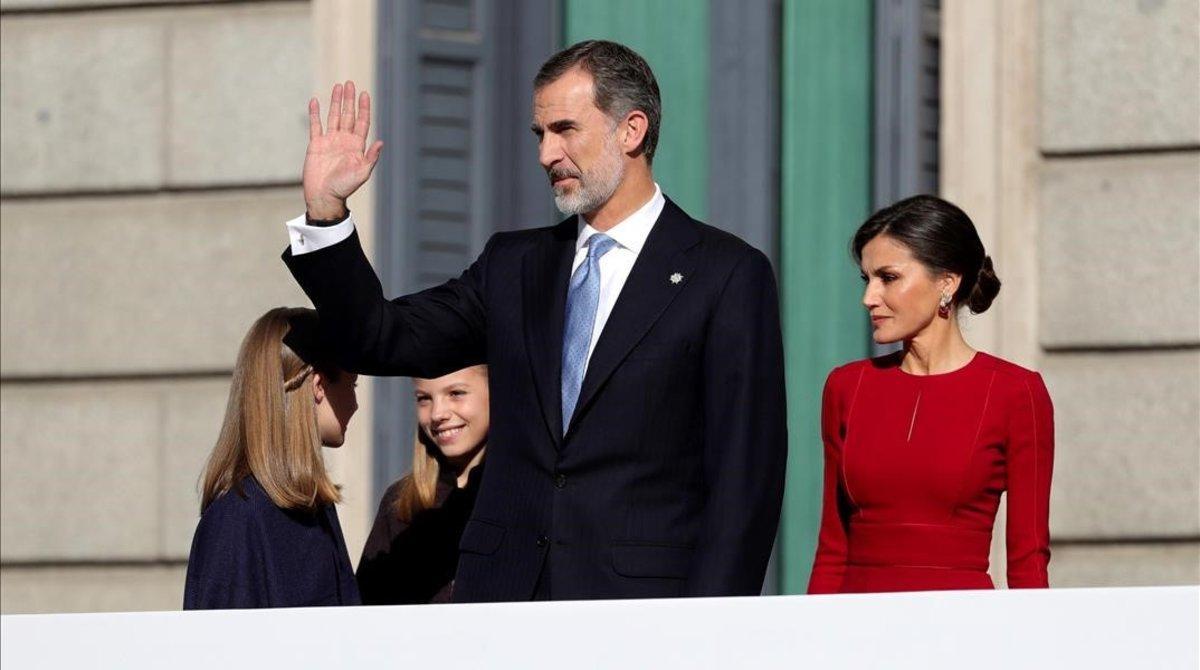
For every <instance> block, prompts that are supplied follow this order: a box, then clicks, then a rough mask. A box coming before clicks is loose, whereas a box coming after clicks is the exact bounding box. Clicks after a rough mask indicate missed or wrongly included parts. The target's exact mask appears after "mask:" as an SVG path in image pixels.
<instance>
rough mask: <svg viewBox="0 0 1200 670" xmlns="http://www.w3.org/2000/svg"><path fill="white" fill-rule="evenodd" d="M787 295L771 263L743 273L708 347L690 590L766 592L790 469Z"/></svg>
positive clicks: (714, 323)
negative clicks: (703, 486) (701, 491)
mask: <svg viewBox="0 0 1200 670" xmlns="http://www.w3.org/2000/svg"><path fill="white" fill-rule="evenodd" d="M784 394H785V391H784V378H783V340H782V335H781V334H780V328H779V299H778V295H777V292H776V289H775V277H774V275H773V274H772V272H771V265H770V263H769V262H768V261H767V258H766V257H765V256H763V255H762V253H760V252H758V251H754V250H751V251H748V252H747V253H746V254H745V255H744V256H743V257H742V259H741V260H740V261H739V262H738V264H737V265H736V266H735V267H734V269H733V271H732V273H731V276H730V278H729V280H728V281H727V283H726V285H725V287H724V289H723V291H722V294H721V296H720V298H719V299H718V303H717V307H716V309H715V311H714V313H713V316H712V319H711V321H710V323H709V328H708V333H707V339H706V342H705V344H704V426H705V427H704V476H705V479H706V483H707V488H708V497H707V500H706V501H705V508H704V512H703V520H702V526H701V532H700V536H699V540H698V542H697V544H696V547H695V549H694V551H695V554H694V555H693V561H692V568H691V572H690V574H689V575H688V582H687V586H686V593H687V594H688V595H693V596H730V595H758V594H759V593H760V592H761V590H762V583H763V576H764V575H765V573H766V568H767V561H768V560H769V559H770V556H771V549H772V547H773V546H774V542H775V533H776V530H777V529H778V525H779V511H780V507H781V506H782V504H783V482H784V468H785V467H786V464H787V400H786V397H785V395H784Z"/></svg>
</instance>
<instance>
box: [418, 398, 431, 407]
mask: <svg viewBox="0 0 1200 670" xmlns="http://www.w3.org/2000/svg"><path fill="white" fill-rule="evenodd" d="M427 402H429V397H428V396H418V397H417V404H418V405H423V404H425V403H427Z"/></svg>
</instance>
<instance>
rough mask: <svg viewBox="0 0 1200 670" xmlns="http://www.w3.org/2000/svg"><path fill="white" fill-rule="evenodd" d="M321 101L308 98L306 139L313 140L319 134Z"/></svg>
mask: <svg viewBox="0 0 1200 670" xmlns="http://www.w3.org/2000/svg"><path fill="white" fill-rule="evenodd" d="M321 132H322V131H321V103H320V102H317V99H316V98H315V97H314V98H309V99H308V139H310V140H315V139H317V138H318V137H320V136H321Z"/></svg>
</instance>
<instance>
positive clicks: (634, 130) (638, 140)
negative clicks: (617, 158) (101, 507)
mask: <svg viewBox="0 0 1200 670" xmlns="http://www.w3.org/2000/svg"><path fill="white" fill-rule="evenodd" d="M649 128H650V119H648V118H646V114H645V113H644V112H642V111H641V110H638V109H635V110H633V111H632V112H630V113H628V114H626V115H625V119H624V120H623V121H621V126H620V128H619V129H618V130H619V131H620V133H621V135H620V139H621V149H622V150H624V151H625V153H627V154H631V153H633V152H635V151H638V150H639V149H641V147H642V140H644V139H646V131H647V130H648V129H649Z"/></svg>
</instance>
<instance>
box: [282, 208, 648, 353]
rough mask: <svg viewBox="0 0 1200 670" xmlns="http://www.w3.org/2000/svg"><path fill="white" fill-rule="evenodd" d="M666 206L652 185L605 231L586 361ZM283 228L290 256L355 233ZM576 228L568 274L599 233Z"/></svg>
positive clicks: (345, 227) (346, 227)
mask: <svg viewBox="0 0 1200 670" xmlns="http://www.w3.org/2000/svg"><path fill="white" fill-rule="evenodd" d="M666 203H667V201H666V198H664V197H663V194H662V189H661V188H659V187H658V184H655V185H654V195H653V196H652V197H651V198H650V200H649V201H647V202H646V204H644V205H642V206H641V207H640V208H638V210H637V211H636V212H634V213H633V214H630V215H629V216H628V217H627V218H626V219H624V220H623V221H621V222H620V223H618V224H617V225H615V226H613V227H612V228H609V229H608V230H607V231H605V234H606V235H608V236H609V237H611V238H612V239H613V241H615V242H616V243H617V245H616V246H615V247H613V248H612V249H610V250H609V252H608V253H606V254H604V255H603V256H601V257H600V300H599V303H598V304H597V305H596V321H595V323H594V324H593V325H592V341H591V343H590V344H588V355H587V357H588V360H591V358H592V351H593V350H595V348H596V340H598V339H600V333H601V332H602V331H603V330H604V324H605V323H606V322H607V321H608V316H609V315H610V314H612V310H613V306H614V305H616V304H617V296H619V295H621V289H622V288H623V287H624V286H625V280H626V279H629V273H630V271H632V270H633V264H634V262H635V261H637V257H638V254H639V253H641V251H642V247H643V246H645V244H646V238H648V237H650V230H651V229H652V228H654V222H655V221H658V216H659V215H660V214H662V210H663V206H665V205H666ZM286 225H287V231H288V238H289V240H290V242H291V248H292V255H293V256H300V255H301V254H307V253H312V252H314V251H318V250H320V249H324V248H326V247H331V246H333V245H335V244H337V243H338V242H341V241H342V240H344V239H346V238H347V237H350V235H351V234H353V233H354V219H353V218H352V217H346V220H345V221H342V222H341V223H338V224H336V225H332V226H310V225H308V223H307V221H306V220H305V217H304V215H303V214H302V215H300V216H298V217H296V218H294V219H292V220H291V221H288V222H287V224H286ZM577 225H578V227H579V234H578V235H577V236H576V238H575V260H574V262H573V263H571V274H574V273H575V270H576V269H577V268H578V267H579V266H580V265H582V264H583V261H584V260H586V259H587V240H588V238H589V237H591V236H592V235H595V234H596V233H598V232H600V231H598V230H596V229H595V228H593V227H592V226H591V225H590V224H588V223H587V221H585V220H584V218H583V216H582V215H580V216H578V217H577ZM567 281H568V282H569V281H570V279H568V280H567Z"/></svg>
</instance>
